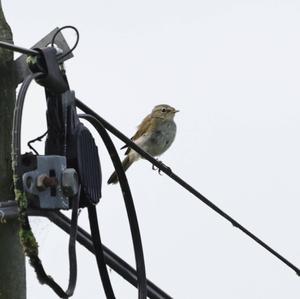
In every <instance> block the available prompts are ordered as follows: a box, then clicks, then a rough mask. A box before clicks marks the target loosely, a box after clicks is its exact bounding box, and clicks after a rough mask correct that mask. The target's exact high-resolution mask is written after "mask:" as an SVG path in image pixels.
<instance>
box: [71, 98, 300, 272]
mask: <svg viewBox="0 0 300 299" xmlns="http://www.w3.org/2000/svg"><path fill="white" fill-rule="evenodd" d="M76 106H77V107H78V108H79V109H80V110H82V111H83V112H85V113H87V114H90V115H92V116H93V117H94V118H96V119H97V120H98V121H99V122H100V123H101V124H102V126H103V127H104V128H105V129H107V130H108V131H110V132H111V133H112V134H113V135H115V136H116V137H118V138H119V139H120V140H122V141H123V142H124V143H125V144H126V145H127V146H128V147H130V148H132V149H133V150H135V151H136V152H137V153H139V154H140V155H141V156H142V157H143V158H144V159H146V160H148V161H149V162H151V164H152V165H155V166H156V167H157V168H158V169H160V170H161V171H162V172H164V173H165V174H166V175H168V176H169V177H170V178H171V179H173V180H174V181H175V182H176V183H178V184H179V185H181V186H182V187H183V188H184V189H186V190H187V191H189V192H190V193H192V194H193V195H194V196H195V197H197V198H198V199H200V200H201V201H202V202H203V203H204V204H206V205H207V206H208V207H210V208H211V209H212V210H214V211H215V212H216V213H218V214H219V215H220V216H222V217H223V218H225V219H226V220H228V221H229V222H231V223H232V225H233V226H234V227H236V228H238V229H240V230H241V231H242V232H243V233H245V234H246V235H247V236H248V237H250V238H251V239H252V240H254V241H255V242H256V243H258V244H259V245H260V246H262V247H263V248H265V249H266V250H267V251H268V252H270V253H271V254H272V255H274V256H275V257H276V258H278V259H279V260H280V261H281V262H283V263H284V264H285V265H286V266H288V267H289V268H291V269H292V270H294V271H295V272H296V274H297V275H298V276H300V269H299V268H298V267H297V266H295V265H294V264H293V263H291V262H290V261H289V260H288V259H286V258H285V257H284V256H282V255H281V254H279V253H278V252H277V251H275V250H274V249H273V248H271V247H270V246H269V245H268V244H266V243H265V242H264V241H262V240H261V239H260V238H258V237H257V236H255V235H254V234H253V233H252V232H250V231H249V230H248V229H246V228H245V227H244V226H243V225H241V224H240V223H239V222H238V221H236V220H235V219H234V218H232V217H231V216H230V215H228V214H227V213H225V212H224V211H223V210H221V209H220V208H219V207H218V206H216V205H215V204H214V203H212V202H211V201H210V200H208V199H207V198H206V197H205V196H203V195H202V194H201V193H200V192H198V191H197V190H196V189H195V188H193V187H192V186H191V185H189V184H188V183H187V182H185V181H184V180H183V179H182V178H180V177H179V176H178V175H176V174H175V173H174V172H173V171H172V170H171V168H170V167H168V166H166V165H165V164H163V163H162V162H160V161H157V160H156V159H155V158H153V157H152V156H151V155H149V154H148V153H147V152H145V151H144V150H143V149H141V148H140V147H139V146H138V145H136V144H135V143H134V142H133V141H132V140H131V139H129V138H128V137H126V136H125V135H124V134H123V133H121V132H120V131H119V130H117V129H116V128H115V127H114V126H112V125H111V124H110V123H109V122H107V121H106V120H105V119H103V118H102V117H101V116H99V115H98V114H97V113H95V112H94V111H93V110H92V109H90V108H89V107H88V106H86V105H85V104H84V103H82V102H81V101H80V100H78V99H76Z"/></svg>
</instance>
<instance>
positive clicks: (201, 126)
mask: <svg viewBox="0 0 300 299" xmlns="http://www.w3.org/2000/svg"><path fill="white" fill-rule="evenodd" d="M2 4H3V9H4V12H5V13H6V17H7V20H8V22H9V24H10V25H11V27H12V30H13V33H14V41H15V43H16V44H17V45H20V46H24V47H30V46H31V45H33V44H34V43H35V42H37V41H38V40H40V39H41V38H42V37H43V36H44V35H46V34H47V33H48V32H49V31H51V30H52V29H54V28H55V27H56V26H63V25H74V26H76V27H77V28H78V29H79V30H80V34H81V39H80V43H79V46H78V47H77V49H76V50H75V52H74V55H75V57H74V58H73V59H72V60H70V61H68V62H67V64H66V67H67V74H68V78H69V82H70V86H71V88H72V89H74V90H75V92H76V95H77V96H78V97H79V98H80V99H81V100H82V101H84V102H85V103H86V104H87V105H89V106H90V107H92V108H93V109H95V110H96V111H97V112H98V113H99V114H100V115H102V116H103V117H104V118H106V119H107V120H109V121H110V122H111V123H112V124H114V125H115V126H116V127H118V128H119V129H121V130H122V131H123V132H124V133H125V134H126V135H128V136H129V137H130V136H132V135H133V134H134V132H135V130H136V126H137V125H138V124H139V123H140V121H141V120H142V118H143V117H144V116H145V115H146V114H147V113H149V112H150V111H151V109H152V108H153V106H155V105H157V104H161V103H167V104H170V105H172V106H174V107H176V108H177V109H179V110H180V113H178V115H176V123H177V126H178V133H177V137H176V140H175V142H174V144H173V145H172V147H171V148H170V149H169V150H168V152H166V153H165V154H164V155H163V156H162V157H161V160H163V161H164V163H165V164H167V165H168V166H170V167H171V168H172V170H173V171H174V172H175V173H177V174H179V175H180V176H182V178H183V179H185V180H187V181H188V182H190V183H191V184H192V185H193V186H194V187H195V188H197V189H198V190H199V191H200V192H201V193H202V194H204V195H205V196H207V197H208V198H209V199H210V200H211V201H213V202H214V203H215V204H217V205H218V206H219V207H221V208H222V209H223V210H224V211H226V212H227V213H229V214H231V215H232V216H233V217H234V218H235V219H237V220H238V221H240V222H241V223H242V224H244V225H245V226H246V227H247V228H248V229H250V230H251V231H252V232H254V233H255V234H257V235H258V236H259V237H260V238H262V239H263V240H265V241H266V242H267V243H268V244H269V245H271V246H272V247H274V248H275V249H276V250H278V251H279V252H280V253H281V254H283V255H284V256H285V257H287V258H288V259H290V260H291V261H292V262H293V263H295V264H296V265H298V266H299V267H300V239H299V228H300V217H299V215H300V212H299V211H300V188H299V182H300V138H299V128H300V115H299V109H300V104H299V98H300V89H299V83H300V2H299V1H296V0H295V1H292V0H285V1H264V0H260V1H250V0H249V1H233V0H228V1H221V0H219V1H217V0H212V1H196V0H194V1H192V0H185V1H177V0H173V1H171V0H165V1H164V0H160V1H157V0H152V1H137V0H136V1H133V0H128V1H121V0H115V1H85V2H83V1H66V0H65V1H61V0H60V1H59V0H52V1H33V0H27V1H17V0H2ZM65 36H66V37H67V39H68V41H69V43H70V44H72V42H74V34H72V33H70V32H66V34H65ZM44 131H45V99H44V98H43V91H42V88H40V87H34V88H32V89H31V91H30V93H29V96H28V98H27V102H26V108H25V116H24V131H23V141H24V143H23V144H24V147H23V151H26V150H28V149H27V148H26V147H25V144H26V143H25V142H26V141H27V140H29V139H31V138H34V137H36V136H38V135H40V134H41V133H43V132H44ZM93 133H94V131H93ZM96 140H97V143H98V145H99V150H100V156H101V163H102V170H103V180H104V184H103V197H102V199H101V203H100V204H99V205H98V214H99V218H100V226H101V231H102V235H103V242H104V244H105V245H107V246H108V247H109V248H111V249H112V250H113V251H114V252H116V253H117V254H119V255H120V256H121V257H122V258H124V259H125V260H127V261H128V262H130V263H131V265H134V256H133V249H132V244H131V239H130V231H129V227H128V222H127V218H126V211H125V208H124V204H123V202H122V197H121V193H120V190H119V186H110V185H109V186H108V185H106V180H107V178H108V176H109V175H110V173H111V171H112V164H111V162H110V161H109V158H108V155H107V154H106V152H105V149H104V147H103V144H102V143H101V140H100V139H99V138H98V137H97V138H96ZM116 146H117V147H118V148H120V147H121V146H122V143H121V142H120V141H118V140H116ZM39 148H40V149H42V147H41V146H40V147H39ZM120 154H121V155H123V153H122V152H121V151H120ZM128 179H129V182H130V185H131V188H132V193H133V196H134V200H135V205H136V210H137V214H138V218H139V223H140V229H141V233H142V239H143V246H144V253H145V260H146V266H147V276H148V278H149V279H151V280H152V281H153V282H154V283H156V284H157V285H159V286H160V287H161V288H162V289H164V290H165V291H166V292H167V293H169V294H170V295H171V296H173V297H174V298H180V299H187V298H205V299H219V298H222V299H240V298H243V299H268V298H272V299H282V298H288V299H296V298H299V294H300V278H299V277H297V275H296V274H295V272H293V271H292V270H290V269H289V268H287V267H286V266H285V265H284V264H283V263H281V262H280V261H278V260H277V259H276V258H275V257H273V256H271V255H270V254H269V253H268V252H266V251H265V250H264V249H263V248H261V247H260V246H258V245H257V244H256V243H254V242H253V241H252V240H251V239H249V238H248V237H247V236H245V235H244V234H243V233H242V232H240V231H239V230H237V229H235V228H234V227H233V226H232V225H231V224H230V223H228V222H226V221H225V220H224V219H222V218H220V216H219V215H217V214H216V213H215V212H213V211H211V210H210V209H209V208H208V207H207V206H205V205H204V204H203V203H202V202H200V201H199V200H197V199H196V198H194V197H193V196H192V195H191V194H189V193H188V192H187V191H185V190H183V189H182V188H180V187H179V186H178V185H176V184H175V183H174V182H173V181H171V179H169V178H168V177H167V176H166V175H163V176H159V175H158V174H157V172H154V171H153V170H152V169H151V165H150V164H149V163H148V162H146V161H139V162H138V163H136V165H134V166H133V167H132V168H131V169H130V170H129V171H128ZM87 224H88V222H87V216H86V213H85V212H82V214H81V215H80V225H82V226H83V227H85V228H88V225H87ZM33 225H34V228H35V231H36V233H37V236H38V239H39V244H40V251H41V258H42V260H43V261H44V263H45V266H46V269H47V270H48V272H49V274H51V275H52V276H53V277H55V278H56V279H57V280H58V281H60V282H61V283H62V284H63V285H64V286H66V285H67V276H68V260H67V237H66V235H65V234H64V233H62V232H60V231H59V229H57V228H55V227H54V225H52V224H49V223H48V222H47V221H46V220H40V219H34V220H33ZM78 262H79V276H78V286H77V289H76V291H75V295H74V297H73V298H74V299H82V298H91V299H94V298H103V295H102V294H103V293H102V286H101V283H100V280H99V277H98V273H97V269H96V263H95V260H94V257H93V256H91V255H90V254H89V252H87V251H86V250H85V249H84V248H82V247H81V246H80V245H78ZM27 269H28V271H27V279H28V298H29V299H35V298H46V299H50V298H55V295H54V294H53V292H52V291H51V290H50V289H49V288H48V287H46V286H41V285H40V284H39V283H38V281H37V279H36V277H35V274H34V272H33V270H32V269H31V268H30V267H27ZM110 277H111V280H112V283H113V287H114V289H115V292H116V295H117V298H121V299H131V298H137V292H136V290H135V289H134V288H133V287H131V286H130V285H129V284H128V283H127V282H126V281H124V280H123V279H121V278H119V276H118V274H117V273H115V272H114V271H111V272H110Z"/></svg>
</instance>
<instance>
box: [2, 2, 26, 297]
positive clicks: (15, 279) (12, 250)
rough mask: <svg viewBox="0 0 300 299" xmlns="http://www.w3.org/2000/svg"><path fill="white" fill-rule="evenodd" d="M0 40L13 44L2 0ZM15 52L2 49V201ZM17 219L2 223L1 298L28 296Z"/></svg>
mask: <svg viewBox="0 0 300 299" xmlns="http://www.w3.org/2000/svg"><path fill="white" fill-rule="evenodd" d="M0 40H2V41H5V42H9V43H12V42H13V36H12V31H11V28H10V26H9V25H8V23H7V22H6V19H5V17H4V13H3V10H2V4H1V0H0ZM15 89H16V74H15V72H14V66H13V53H12V52H11V51H7V50H3V49H0V201H7V200H14V192H13V181H12V169H11V129H12V118H13V110H14V104H15V100H16V91H15ZM18 232H19V223H18V221H17V219H15V220H9V221H7V222H6V223H0V299H8V298H9V299H25V298H26V279H25V258H24V253H23V250H22V247H21V245H20V240H19V236H18Z"/></svg>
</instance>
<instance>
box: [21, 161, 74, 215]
mask: <svg viewBox="0 0 300 299" xmlns="http://www.w3.org/2000/svg"><path fill="white" fill-rule="evenodd" d="M36 158H37V168H36V169H35V170H33V171H29V172H25V173H24V174H23V176H22V179H23V188H24V191H25V192H26V194H27V198H28V202H29V206H30V207H32V208H37V209H50V210H56V209H63V210H68V209H69V208H70V202H69V201H70V199H71V198H72V197H73V196H75V195H76V194H77V192H78V176H77V173H76V171H75V170H74V169H73V168H66V157H64V156H37V157H36Z"/></svg>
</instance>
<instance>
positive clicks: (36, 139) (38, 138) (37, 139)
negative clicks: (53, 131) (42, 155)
mask: <svg viewBox="0 0 300 299" xmlns="http://www.w3.org/2000/svg"><path fill="white" fill-rule="evenodd" d="M47 134H48V131H47V132H45V133H44V134H43V135H41V136H39V137H37V138H35V139H32V140H29V141H28V142H27V146H28V147H29V148H30V149H31V150H32V151H33V152H34V153H35V154H36V155H37V156H38V155H39V153H38V151H37V150H36V149H35V148H34V147H33V146H32V145H31V144H32V143H34V142H36V141H42V139H43V138H44V137H45V136H46V135H47Z"/></svg>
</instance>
